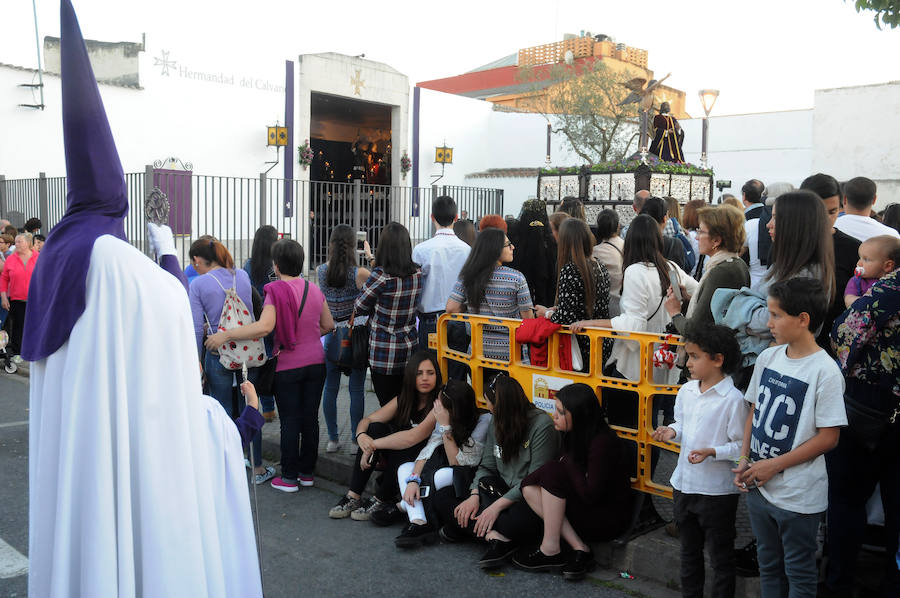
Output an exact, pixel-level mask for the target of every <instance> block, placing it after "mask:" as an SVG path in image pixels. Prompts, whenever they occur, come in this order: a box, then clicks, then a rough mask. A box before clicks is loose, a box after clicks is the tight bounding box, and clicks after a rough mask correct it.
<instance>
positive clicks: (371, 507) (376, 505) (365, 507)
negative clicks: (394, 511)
mask: <svg viewBox="0 0 900 598" xmlns="http://www.w3.org/2000/svg"><path fill="white" fill-rule="evenodd" d="M387 506H388V504H387V503H384V502H381V501H380V500H378V499H376V498H374V497H373V498H369V499H368V500H366V501H365V502H364V503H363V504H361V505H360V506H359V508H358V509H356V510H355V511H353V512H352V513H350V519H352V520H353V521H368V520H369V518H370V517H372V513H374V512H375V511H380V510H381V509H384V508H386V507H387Z"/></svg>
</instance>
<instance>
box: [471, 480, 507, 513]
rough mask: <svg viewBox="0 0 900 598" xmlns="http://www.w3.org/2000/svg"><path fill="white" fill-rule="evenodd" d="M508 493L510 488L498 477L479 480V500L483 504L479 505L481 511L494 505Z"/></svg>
mask: <svg viewBox="0 0 900 598" xmlns="http://www.w3.org/2000/svg"><path fill="white" fill-rule="evenodd" d="M507 492H509V486H508V485H507V484H506V482H505V481H503V478H501V477H500V476H498V475H488V476H484V477H483V478H481V479H480V480H478V500H479V501H480V502H481V504H480V505H479V506H480V508H481V509H484V508H485V507H487V506H489V505H492V504H494V502H495V501H496V500H497V499H499V498H503V496H504V495H505V494H506V493H507Z"/></svg>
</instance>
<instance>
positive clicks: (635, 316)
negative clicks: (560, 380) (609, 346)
mask: <svg viewBox="0 0 900 598" xmlns="http://www.w3.org/2000/svg"><path fill="white" fill-rule="evenodd" d="M669 266H670V267H671V268H672V271H674V272H675V273H676V274H677V275H678V280H679V282H680V283H681V286H683V287H684V288H685V290H687V292H688V294H689V295H693V294H694V293H696V292H697V288H698V287H699V286H700V284H699V283H698V282H697V281H696V280H694V279H693V278H691V277H690V276H689V275H688V274H687V273H685V271H684V270H682V269H681V268H679V267H678V266H677V265H676V264H673V263H672V262H669ZM664 299H665V294H664V293H663V292H662V289H661V288H660V284H659V275H658V274H657V273H656V267H655V266H653V265H652V264H647V263H637V264H631V265H630V266H628V267H627V268H625V282H624V284H623V286H622V298H621V300H620V301H619V309H620V314H619V315H618V316H616V317H614V318H612V320H611V322H612V327H613V329H615V330H631V331H634V332H654V333H661V332H663V331H665V329H666V324H668V323H669V322H671V321H672V318H671V317H670V316H669V312H667V311H666V308H665V306H664V305H662V301H663V300H664ZM640 361H641V353H640V351H639V350H638V344H637V343H636V342H634V341H628V340H619V339H616V342H615V344H614V345H613V350H612V351H611V352H610V357H609V359H608V360H607V362H608V363H613V362H615V363H616V368H617V369H618V370H619V371H620V372H621V373H622V375H623V376H625V377H626V378H628V379H629V380H637V379H638V378H639V376H640V369H641V363H640ZM654 381H655V382H658V383H668V384H671V383H675V382H677V381H678V370H677V369H675V368H672V369H671V370H665V369H659V368H657V369H656V370H655V371H654Z"/></svg>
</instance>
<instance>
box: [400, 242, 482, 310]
mask: <svg viewBox="0 0 900 598" xmlns="http://www.w3.org/2000/svg"><path fill="white" fill-rule="evenodd" d="M470 250H471V248H470V247H469V246H468V245H466V243H465V241H462V240H460V238H459V237H457V236H456V233H454V232H453V229H451V228H442V229H439V230H438V231H436V232H435V233H434V236H433V237H431V238H430V239H428V240H427V241H423V242H421V243H419V244H418V245H416V246H415V247H413V250H412V259H413V261H414V262H415V263H417V264H419V265H420V266H421V267H422V276H423V277H424V288H423V290H422V297H421V298H420V299H419V311H420V312H422V313H426V314H427V313H432V312H436V311H444V308H445V307H446V306H447V299H448V298H449V297H450V292H451V291H452V290H453V285H455V284H456V279H458V278H459V271H460V270H462V267H463V264H465V263H466V259H467V258H468V257H469V251H470Z"/></svg>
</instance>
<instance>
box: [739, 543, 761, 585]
mask: <svg viewBox="0 0 900 598" xmlns="http://www.w3.org/2000/svg"><path fill="white" fill-rule="evenodd" d="M734 570H735V573H737V574H738V575H740V576H741V577H759V561H758V560H756V540H750V542H749V543H748V544H747V545H746V546H744V547H743V548H738V549H737V550H735V551H734Z"/></svg>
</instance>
